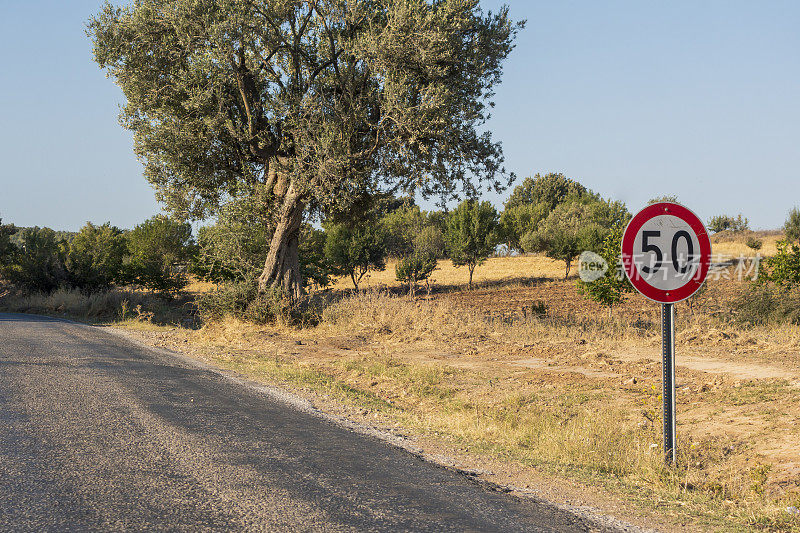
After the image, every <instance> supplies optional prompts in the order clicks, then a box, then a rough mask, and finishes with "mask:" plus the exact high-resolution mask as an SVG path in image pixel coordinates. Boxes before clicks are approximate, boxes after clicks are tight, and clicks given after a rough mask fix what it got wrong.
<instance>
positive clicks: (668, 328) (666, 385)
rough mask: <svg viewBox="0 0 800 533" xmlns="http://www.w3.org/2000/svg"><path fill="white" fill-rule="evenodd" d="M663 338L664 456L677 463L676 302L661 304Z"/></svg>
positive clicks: (668, 460)
mask: <svg viewBox="0 0 800 533" xmlns="http://www.w3.org/2000/svg"><path fill="white" fill-rule="evenodd" d="M661 340H662V343H663V348H662V351H663V355H664V361H663V371H664V379H663V393H662V397H663V399H664V457H665V459H666V461H667V462H668V463H672V464H675V462H676V461H677V456H676V447H675V304H671V303H670V304H662V305H661Z"/></svg>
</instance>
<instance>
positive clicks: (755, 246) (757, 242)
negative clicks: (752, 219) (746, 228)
mask: <svg viewBox="0 0 800 533" xmlns="http://www.w3.org/2000/svg"><path fill="white" fill-rule="evenodd" d="M744 243H745V245H747V247H748V248H750V249H751V250H754V251H756V250H760V249H761V247H762V246H764V241H762V240H761V239H757V238H756V237H753V236H752V235H751V236H749V237H747V240H746V241H745V242H744Z"/></svg>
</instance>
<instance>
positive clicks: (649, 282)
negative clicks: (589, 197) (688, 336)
mask: <svg viewBox="0 0 800 533" xmlns="http://www.w3.org/2000/svg"><path fill="white" fill-rule="evenodd" d="M622 264H623V267H624V268H625V273H626V274H627V276H628V279H630V280H631V284H633V286H634V287H635V288H636V290H638V291H639V292H641V293H642V294H644V295H645V296H647V297H648V298H650V299H651V300H655V301H656V302H659V303H675V302H679V301H681V300H685V299H686V298H688V297H689V296H691V295H692V294H694V293H695V292H697V290H698V289H699V288H700V287H701V286H702V285H703V282H704V281H705V279H706V276H707V275H708V269H709V266H710V264H711V242H710V241H709V239H708V233H707V232H706V228H705V226H703V222H702V221H701V220H700V219H699V218H697V215H695V214H694V213H692V212H691V211H690V210H689V209H687V208H685V207H683V206H682V205H679V204H674V203H670V202H659V203H657V204H653V205H649V206H647V207H645V208H644V209H642V210H641V211H639V213H637V214H636V216H635V217H633V219H632V220H631V221H630V223H629V224H628V227H627V228H626V229H625V234H624V236H623V237H622Z"/></svg>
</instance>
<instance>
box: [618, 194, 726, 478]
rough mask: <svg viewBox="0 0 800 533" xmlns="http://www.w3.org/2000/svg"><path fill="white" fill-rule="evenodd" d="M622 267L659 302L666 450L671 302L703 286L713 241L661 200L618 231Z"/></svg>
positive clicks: (671, 409) (671, 438)
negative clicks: (623, 231)
mask: <svg viewBox="0 0 800 533" xmlns="http://www.w3.org/2000/svg"><path fill="white" fill-rule="evenodd" d="M622 266H623V269H624V270H625V274H626V275H627V276H628V279H629V280H630V281H631V284H632V285H633V286H634V287H635V288H636V290H638V291H639V292H641V293H642V294H643V295H645V296H646V297H648V298H650V299H651V300H654V301H656V302H659V303H661V338H662V345H663V349H662V354H663V395H662V397H663V400H664V454H665V456H666V458H667V461H669V462H672V463H675V462H676V460H677V454H676V445H675V305H674V304H675V302H680V301H681V300H685V299H686V298H688V297H689V296H691V295H692V294H694V293H695V292H697V291H698V289H700V287H702V285H703V282H705V280H706V276H708V269H709V267H710V266H711V241H709V239H708V233H707V232H706V228H705V226H703V222H702V221H701V220H700V219H699V218H697V215H695V214H694V213H692V212H691V211H690V210H689V209H687V208H685V207H683V206H682V205H680V204H675V203H672V202H659V203H657V204H653V205H649V206H647V207H645V208H644V209H642V210H641V211H639V212H638V213H637V214H636V216H635V217H633V219H631V221H630V223H629V224H628V227H627V228H625V233H624V235H623V236H622Z"/></svg>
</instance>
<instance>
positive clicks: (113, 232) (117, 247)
mask: <svg viewBox="0 0 800 533" xmlns="http://www.w3.org/2000/svg"><path fill="white" fill-rule="evenodd" d="M66 248H67V252H66V261H65V266H66V270H67V277H68V280H69V283H70V284H71V285H73V286H74V287H77V288H79V289H83V290H87V291H97V290H102V289H107V288H108V287H109V286H111V285H112V284H114V283H119V282H121V281H122V280H123V279H124V277H123V274H122V272H123V261H124V259H125V256H126V254H127V252H128V246H127V242H126V240H125V235H124V234H123V233H122V230H120V229H119V228H117V227H114V226H112V225H111V224H110V223H109V222H106V223H105V224H103V225H102V226H95V225H94V224H92V223H91V222H87V223H86V225H85V226H83V227H82V228H81V230H80V231H79V232H78V234H77V235H75V236H74V237H73V238H72V240H71V241H70V242H69V244H68V246H67V247H66Z"/></svg>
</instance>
